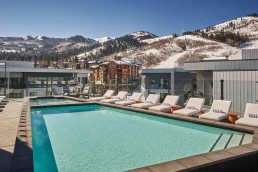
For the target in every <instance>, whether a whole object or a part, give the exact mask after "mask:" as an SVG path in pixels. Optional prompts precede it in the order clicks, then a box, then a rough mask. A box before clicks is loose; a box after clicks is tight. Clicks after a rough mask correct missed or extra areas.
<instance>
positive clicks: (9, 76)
mask: <svg viewBox="0 0 258 172" xmlns="http://www.w3.org/2000/svg"><path fill="white" fill-rule="evenodd" d="M0 63H1V67H0V84H1V94H4V88H5V87H6V90H7V93H10V96H14V95H16V96H18V97H23V96H28V95H38V96H45V95H48V94H51V92H50V88H51V87H53V86H55V87H62V86H64V85H76V84H77V83H78V82H80V83H82V84H86V83H87V81H88V75H89V74H90V73H91V72H90V71H89V70H75V69H53V68H50V69H49V68H34V63H33V62H23V61H2V62H0ZM5 78H6V79H5ZM5 81H6V82H5ZM12 93H13V95H12Z"/></svg>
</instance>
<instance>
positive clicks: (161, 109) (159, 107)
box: [149, 104, 170, 111]
mask: <svg viewBox="0 0 258 172" xmlns="http://www.w3.org/2000/svg"><path fill="white" fill-rule="evenodd" d="M149 109H150V110H155V111H167V110H169V109H170V106H167V105H163V104H162V105H158V106H152V107H149Z"/></svg>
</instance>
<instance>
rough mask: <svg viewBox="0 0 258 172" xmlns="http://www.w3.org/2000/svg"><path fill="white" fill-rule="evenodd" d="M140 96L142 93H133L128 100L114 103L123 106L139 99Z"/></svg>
mask: <svg viewBox="0 0 258 172" xmlns="http://www.w3.org/2000/svg"><path fill="white" fill-rule="evenodd" d="M141 97H142V93H133V95H132V96H131V97H130V98H129V99H128V100H125V101H118V102H116V103H115V104H118V105H123V106H127V105H131V104H134V103H135V102H136V101H140V98H141Z"/></svg>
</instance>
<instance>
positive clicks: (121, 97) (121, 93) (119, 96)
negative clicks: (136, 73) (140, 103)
mask: <svg viewBox="0 0 258 172" xmlns="http://www.w3.org/2000/svg"><path fill="white" fill-rule="evenodd" d="M127 94H128V93H127V92H126V91H119V93H118V94H117V95H116V96H114V97H112V98H111V99H104V100H101V102H104V103H115V102H117V101H121V100H124V99H125V98H126V96H127Z"/></svg>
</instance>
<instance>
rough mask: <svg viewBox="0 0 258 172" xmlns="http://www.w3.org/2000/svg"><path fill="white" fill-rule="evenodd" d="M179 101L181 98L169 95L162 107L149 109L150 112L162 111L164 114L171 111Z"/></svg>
mask: <svg viewBox="0 0 258 172" xmlns="http://www.w3.org/2000/svg"><path fill="white" fill-rule="evenodd" d="M178 100H179V96H171V95H167V96H166V98H165V100H164V101H163V103H162V104H161V105H157V106H152V107H149V110H155V111H162V112H164V111H168V110H170V108H171V106H173V105H176V104H177V102H178Z"/></svg>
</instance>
